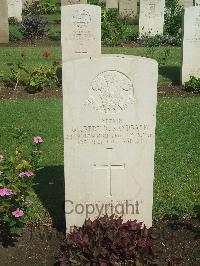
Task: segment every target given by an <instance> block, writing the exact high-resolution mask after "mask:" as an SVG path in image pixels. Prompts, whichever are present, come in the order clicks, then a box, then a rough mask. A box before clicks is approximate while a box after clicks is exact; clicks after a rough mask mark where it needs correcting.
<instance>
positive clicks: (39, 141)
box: [33, 136, 43, 144]
mask: <svg viewBox="0 0 200 266" xmlns="http://www.w3.org/2000/svg"><path fill="white" fill-rule="evenodd" d="M33 140H34V142H35V143H36V144H38V143H42V142H43V139H42V138H41V137H40V136H37V137H34V138H33Z"/></svg>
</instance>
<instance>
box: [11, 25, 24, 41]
mask: <svg viewBox="0 0 200 266" xmlns="http://www.w3.org/2000/svg"><path fill="white" fill-rule="evenodd" d="M23 38H24V36H23V34H22V33H21V31H20V30H19V29H18V28H15V27H9V40H10V42H17V41H21V40H23Z"/></svg>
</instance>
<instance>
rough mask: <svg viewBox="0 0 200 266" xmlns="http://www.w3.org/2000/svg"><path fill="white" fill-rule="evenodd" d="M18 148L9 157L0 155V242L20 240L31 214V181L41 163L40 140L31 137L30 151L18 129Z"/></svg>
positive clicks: (16, 136)
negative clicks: (13, 238)
mask: <svg viewBox="0 0 200 266" xmlns="http://www.w3.org/2000/svg"><path fill="white" fill-rule="evenodd" d="M15 138H17V140H18V141H17V142H18V145H17V147H16V149H15V152H14V155H13V156H5V155H2V154H1V155H0V239H1V241H3V240H4V239H5V238H9V237H16V236H20V235H21V233H22V227H23V225H24V224H25V223H26V222H27V220H28V213H31V212H32V215H34V213H33V210H32V211H31V208H32V206H31V204H32V200H31V195H32V186H33V178H34V176H35V173H36V170H37V169H38V168H39V162H40V159H41V143H42V142H43V140H42V138H41V137H40V136H37V137H34V139H33V143H32V145H31V146H32V151H31V152H30V150H29V149H28V147H27V145H25V144H24V143H23V142H22V141H23V132H22V130H21V129H18V130H17V132H16V134H15Z"/></svg>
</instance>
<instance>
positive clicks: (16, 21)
mask: <svg viewBox="0 0 200 266" xmlns="http://www.w3.org/2000/svg"><path fill="white" fill-rule="evenodd" d="M8 22H9V25H19V21H18V20H17V19H16V18H15V17H9V18H8Z"/></svg>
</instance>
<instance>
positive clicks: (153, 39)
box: [137, 35, 181, 47]
mask: <svg viewBox="0 0 200 266" xmlns="http://www.w3.org/2000/svg"><path fill="white" fill-rule="evenodd" d="M137 42H138V43H139V44H140V45H142V46H145V47H155V46H180V45H181V37H180V36H176V37H173V36H169V35H163V36H162V35H156V36H142V37H140V38H138V40H137Z"/></svg>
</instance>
